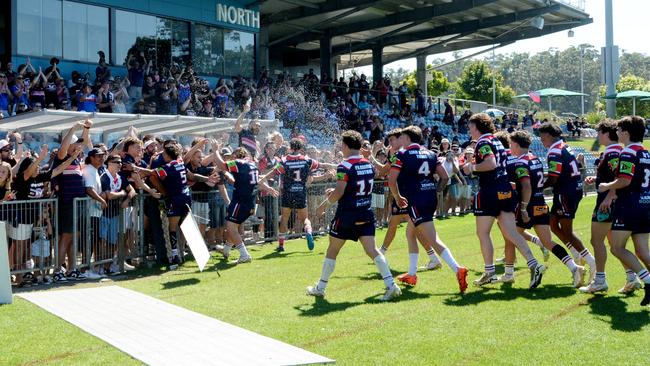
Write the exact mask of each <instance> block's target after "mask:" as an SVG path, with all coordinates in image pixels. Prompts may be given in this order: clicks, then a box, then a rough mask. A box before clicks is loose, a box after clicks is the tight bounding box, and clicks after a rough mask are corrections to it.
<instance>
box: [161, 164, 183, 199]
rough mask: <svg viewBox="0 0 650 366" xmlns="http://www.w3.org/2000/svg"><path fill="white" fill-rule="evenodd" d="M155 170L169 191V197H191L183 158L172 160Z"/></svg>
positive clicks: (166, 190)
mask: <svg viewBox="0 0 650 366" xmlns="http://www.w3.org/2000/svg"><path fill="white" fill-rule="evenodd" d="M154 171H155V172H156V175H157V176H158V178H159V179H160V181H161V183H162V185H163V187H164V188H165V192H167V198H169V199H174V198H175V197H178V196H187V197H190V188H189V187H188V186H187V170H186V169H185V164H183V160H181V159H178V160H173V161H170V162H169V163H166V164H165V165H163V166H161V167H159V168H156V169H155V170H154Z"/></svg>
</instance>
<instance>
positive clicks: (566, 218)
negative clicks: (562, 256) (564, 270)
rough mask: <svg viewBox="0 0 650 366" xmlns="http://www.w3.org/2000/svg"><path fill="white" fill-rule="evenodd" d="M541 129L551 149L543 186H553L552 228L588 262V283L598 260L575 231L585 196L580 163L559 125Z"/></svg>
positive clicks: (541, 133) (574, 253) (540, 134)
mask: <svg viewBox="0 0 650 366" xmlns="http://www.w3.org/2000/svg"><path fill="white" fill-rule="evenodd" d="M538 131H539V138H540V140H541V141H542V144H543V145H544V147H546V148H547V149H548V153H547V155H546V159H547V160H548V175H547V179H546V182H545V183H544V188H547V187H553V207H552V208H551V222H550V223H551V230H552V231H553V234H555V236H557V237H558V238H559V239H560V240H561V241H562V242H563V243H564V245H566V246H567V248H569V250H571V253H572V254H573V257H574V258H575V259H576V260H577V258H584V260H585V262H587V264H589V281H588V282H591V281H592V280H593V279H594V277H595V275H596V273H595V271H596V259H595V258H594V256H593V255H591V253H590V252H589V249H587V248H585V246H584V245H583V244H582V241H581V240H580V238H578V236H577V235H576V234H575V232H574V231H573V219H574V218H575V216H576V211H577V210H578V204H579V203H580V200H582V196H583V192H582V177H581V175H580V170H579V169H578V162H577V160H576V157H575V156H574V155H573V153H572V152H571V148H570V147H569V145H567V144H566V143H565V142H564V141H562V130H561V129H560V126H558V125H556V124H553V123H550V122H547V123H544V124H542V126H541V127H540V128H539V130H538Z"/></svg>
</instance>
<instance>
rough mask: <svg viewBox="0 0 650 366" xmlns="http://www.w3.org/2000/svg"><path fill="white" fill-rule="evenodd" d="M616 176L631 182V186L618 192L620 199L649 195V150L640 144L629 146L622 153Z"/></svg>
mask: <svg viewBox="0 0 650 366" xmlns="http://www.w3.org/2000/svg"><path fill="white" fill-rule="evenodd" d="M616 176H617V177H618V178H623V179H629V180H631V182H630V185H628V186H627V187H625V188H621V189H617V190H616V195H617V196H618V197H619V198H620V197H623V196H628V195H630V194H632V193H642V194H649V193H650V153H648V150H646V149H645V148H644V147H643V145H641V144H638V143H633V144H629V145H627V146H626V147H625V148H624V149H623V151H621V155H620V157H619V162H618V169H617V171H616Z"/></svg>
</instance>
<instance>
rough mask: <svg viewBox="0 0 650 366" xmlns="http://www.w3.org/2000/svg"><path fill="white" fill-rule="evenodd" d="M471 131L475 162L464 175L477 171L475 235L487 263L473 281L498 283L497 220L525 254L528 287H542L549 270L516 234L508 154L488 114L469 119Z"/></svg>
mask: <svg viewBox="0 0 650 366" xmlns="http://www.w3.org/2000/svg"><path fill="white" fill-rule="evenodd" d="M469 131H470V134H471V135H472V139H473V140H476V149H475V152H476V154H475V156H474V159H475V161H474V162H473V163H470V164H466V165H465V166H463V169H464V170H465V173H468V174H469V173H472V172H474V173H475V174H476V175H477V176H478V178H479V192H478V193H477V194H476V197H475V199H474V216H475V217H476V234H477V235H478V238H479V241H480V242H481V253H482V254H483V261H484V263H485V273H483V275H482V276H481V277H480V278H478V279H477V280H475V281H474V284H475V285H477V286H483V285H487V284H490V283H495V282H496V281H497V276H496V273H495V267H494V245H493V244H492V239H491V238H490V231H491V230H492V225H493V224H494V221H495V219H496V220H497V221H498V223H499V229H500V230H501V233H502V234H503V236H504V237H505V238H506V239H508V240H509V241H511V242H512V243H513V244H515V246H516V247H517V249H519V251H520V252H521V253H522V254H523V255H524V257H525V258H526V261H527V263H526V264H527V265H528V268H529V269H530V285H529V288H531V289H534V288H536V287H537V286H539V284H540V282H541V280H542V276H543V274H544V271H545V270H546V267H544V265H542V264H539V263H538V262H537V259H535V256H534V255H533V253H532V252H531V250H530V248H529V247H528V244H527V243H526V240H525V239H524V238H523V237H522V236H521V235H520V234H519V232H518V231H517V226H516V224H515V215H514V211H515V206H516V202H515V200H514V197H513V195H514V194H513V189H512V186H511V185H510V182H508V175H507V172H506V165H505V164H506V159H507V156H506V152H505V149H504V148H503V145H501V142H499V140H498V139H497V138H496V137H495V136H494V131H495V127H494V123H493V122H492V118H491V117H490V116H488V115H487V114H485V113H477V114H474V115H472V116H471V117H470V119H469Z"/></svg>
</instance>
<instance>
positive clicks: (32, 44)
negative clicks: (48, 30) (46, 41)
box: [16, 0, 42, 56]
mask: <svg viewBox="0 0 650 366" xmlns="http://www.w3.org/2000/svg"><path fill="white" fill-rule="evenodd" d="M16 3H17V13H18V22H17V31H18V34H17V35H16V42H17V44H16V49H17V51H18V53H19V54H21V55H32V56H41V55H42V52H41V44H42V42H41V15H42V7H41V0H23V1H17V2H16Z"/></svg>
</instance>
